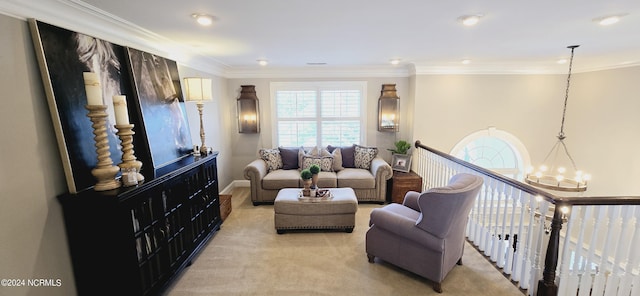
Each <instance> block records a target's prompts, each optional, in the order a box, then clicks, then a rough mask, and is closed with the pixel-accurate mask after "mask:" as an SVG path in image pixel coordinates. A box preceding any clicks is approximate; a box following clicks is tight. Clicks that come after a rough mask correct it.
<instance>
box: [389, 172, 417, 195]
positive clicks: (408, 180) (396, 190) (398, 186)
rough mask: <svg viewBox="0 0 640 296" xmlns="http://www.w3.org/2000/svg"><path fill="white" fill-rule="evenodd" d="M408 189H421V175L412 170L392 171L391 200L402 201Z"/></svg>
mask: <svg viewBox="0 0 640 296" xmlns="http://www.w3.org/2000/svg"><path fill="white" fill-rule="evenodd" d="M408 191H417V192H421V191H422V177H420V176H419V175H418V174H416V173H414V172H412V171H411V172H408V173H404V172H399V171H393V178H391V202H395V203H402V201H403V200H404V195H405V194H406V193H407V192H408Z"/></svg>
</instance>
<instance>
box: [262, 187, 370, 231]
mask: <svg viewBox="0 0 640 296" xmlns="http://www.w3.org/2000/svg"><path fill="white" fill-rule="evenodd" d="M329 190H330V191H331V194H332V195H333V198H332V199H328V200H321V201H300V200H298V196H299V193H300V188H283V189H280V191H279V192H278V195H277V196H276V200H275V201H274V204H273V209H274V212H275V227H276V230H277V231H278V234H282V233H284V232H285V231H286V230H290V229H344V230H345V231H346V232H349V233H350V232H352V231H353V227H355V224H356V211H357V210H358V200H357V199H356V194H355V192H354V191H353V189H351V188H331V189H329Z"/></svg>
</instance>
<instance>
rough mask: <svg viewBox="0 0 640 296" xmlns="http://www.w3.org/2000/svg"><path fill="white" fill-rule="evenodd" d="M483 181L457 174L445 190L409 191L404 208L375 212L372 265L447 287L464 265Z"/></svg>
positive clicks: (370, 241)
mask: <svg viewBox="0 0 640 296" xmlns="http://www.w3.org/2000/svg"><path fill="white" fill-rule="evenodd" d="M482 182H483V181H482V178H481V177H478V176H475V175H471V174H465V173H461V174H457V175H455V176H453V177H452V178H451V180H449V184H448V185H447V186H445V187H439V188H432V189H429V190H428V191H425V192H423V193H418V192H415V191H409V192H407V194H406V195H405V197H404V202H403V203H402V205H400V204H389V205H386V206H384V207H382V208H378V209H374V210H373V211H371V216H370V221H369V225H370V228H369V230H368V231H367V237H366V251H367V257H368V259H369V262H370V263H373V262H374V258H375V257H378V258H379V259H382V260H384V261H386V262H389V263H391V264H393V265H396V266H398V267H400V268H403V269H406V270H408V271H411V272H413V273H415V274H418V275H420V276H422V277H424V278H427V279H429V280H431V281H433V282H434V285H433V289H434V290H435V291H436V292H438V293H442V286H441V283H442V281H443V280H444V278H445V277H446V276H447V273H449V271H450V270H451V269H453V267H454V266H455V265H456V263H457V264H459V265H462V253H463V248H464V241H465V229H466V225H467V220H468V216H469V213H470V212H471V207H472V206H473V204H474V202H475V199H476V196H477V195H478V192H480V188H481V187H482Z"/></svg>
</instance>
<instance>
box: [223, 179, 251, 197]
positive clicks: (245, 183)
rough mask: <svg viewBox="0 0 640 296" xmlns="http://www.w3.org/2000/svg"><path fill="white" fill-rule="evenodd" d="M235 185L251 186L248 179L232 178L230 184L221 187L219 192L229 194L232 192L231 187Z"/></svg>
mask: <svg viewBox="0 0 640 296" xmlns="http://www.w3.org/2000/svg"><path fill="white" fill-rule="evenodd" d="M236 187H251V183H249V180H234V181H233V182H231V184H229V185H228V186H227V187H225V188H224V189H222V190H221V191H220V194H229V193H231V192H233V188H236Z"/></svg>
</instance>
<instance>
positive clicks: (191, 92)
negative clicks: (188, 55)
mask: <svg viewBox="0 0 640 296" xmlns="http://www.w3.org/2000/svg"><path fill="white" fill-rule="evenodd" d="M184 84H185V92H186V96H185V97H186V100H187V101H192V102H196V106H197V107H198V113H199V114H200V140H201V141H202V146H200V153H202V154H204V155H206V154H207V146H205V144H204V125H203V124H202V110H203V109H204V101H211V100H212V97H213V96H212V94H211V79H208V78H200V77H188V78H185V79H184Z"/></svg>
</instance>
